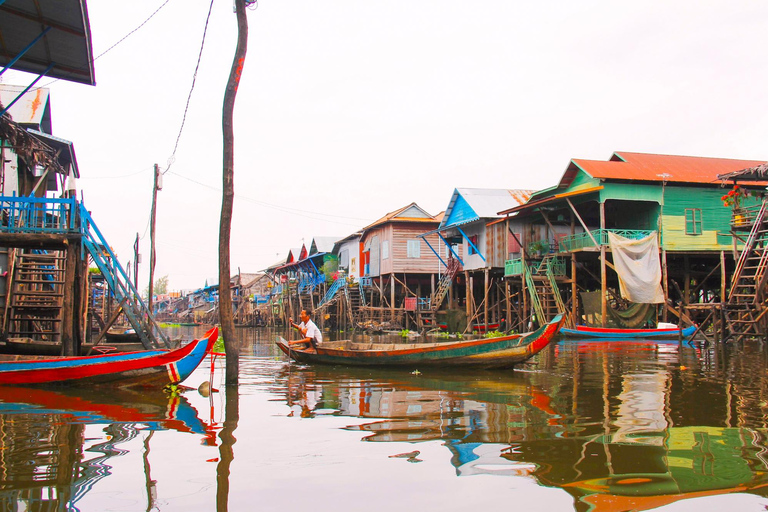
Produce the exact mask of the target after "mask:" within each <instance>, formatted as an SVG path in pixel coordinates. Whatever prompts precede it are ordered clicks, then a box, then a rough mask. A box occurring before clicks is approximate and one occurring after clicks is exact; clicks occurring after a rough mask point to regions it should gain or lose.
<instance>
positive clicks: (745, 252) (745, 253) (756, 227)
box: [728, 201, 766, 302]
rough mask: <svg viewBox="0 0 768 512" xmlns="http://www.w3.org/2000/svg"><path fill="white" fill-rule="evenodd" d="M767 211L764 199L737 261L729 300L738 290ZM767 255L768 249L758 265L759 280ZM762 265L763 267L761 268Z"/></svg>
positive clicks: (756, 276) (756, 275)
mask: <svg viewBox="0 0 768 512" xmlns="http://www.w3.org/2000/svg"><path fill="white" fill-rule="evenodd" d="M765 213H766V201H763V204H762V205H761V207H760V210H759V212H758V213H757V216H756V218H755V223H754V224H753V225H752V229H751V230H750V231H749V236H748V237H747V240H746V242H744V248H743V249H742V251H741V254H740V255H739V261H738V262H737V263H736V270H735V271H734V272H733V277H732V279H731V289H730V290H729V291H728V301H729V302H730V301H731V298H732V297H733V294H734V293H735V291H736V288H737V284H738V282H739V280H740V279H741V274H742V272H743V271H744V266H745V265H746V262H747V259H748V258H749V253H750V252H752V248H753V247H754V245H755V240H756V239H757V235H758V233H759V231H760V228H761V225H762V220H763V218H764V217H765ZM765 255H766V251H763V254H762V255H761V259H760V264H759V265H758V268H757V269H756V272H755V279H756V282H757V278H758V274H760V277H762V273H763V272H764V271H765V265H766V261H765ZM761 266H762V268H760V267H761Z"/></svg>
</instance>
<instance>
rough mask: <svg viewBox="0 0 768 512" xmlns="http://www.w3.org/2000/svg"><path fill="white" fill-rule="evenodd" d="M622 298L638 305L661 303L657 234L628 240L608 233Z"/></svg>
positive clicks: (662, 295)
mask: <svg viewBox="0 0 768 512" xmlns="http://www.w3.org/2000/svg"><path fill="white" fill-rule="evenodd" d="M608 242H609V243H610V246H611V253H612V254H613V265H614V266H615V267H616V273H618V274H619V289H620V291H621V296H622V297H624V298H625V299H627V300H630V301H632V302H635V303H638V304H663V303H664V290H663V288H662V287H661V259H660V258H659V241H658V239H657V238H656V233H655V232H654V233H652V234H650V235H648V236H647V237H645V238H641V239H640V240H630V239H629V238H624V237H623V236H619V235H616V234H614V233H611V232H610V231H609V232H608Z"/></svg>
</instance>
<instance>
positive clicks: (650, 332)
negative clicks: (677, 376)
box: [560, 325, 696, 340]
mask: <svg viewBox="0 0 768 512" xmlns="http://www.w3.org/2000/svg"><path fill="white" fill-rule="evenodd" d="M560 333H561V334H562V335H563V336H565V337H567V338H609V339H612V340H621V339H646V338H655V339H679V338H680V336H681V334H682V337H683V339H688V338H690V337H691V336H693V335H694V334H695V333H696V326H695V325H692V326H690V327H686V328H684V329H680V328H679V327H662V328H658V329H624V328H612V327H589V326H586V325H577V326H576V328H574V329H568V328H565V327H564V328H562V329H560Z"/></svg>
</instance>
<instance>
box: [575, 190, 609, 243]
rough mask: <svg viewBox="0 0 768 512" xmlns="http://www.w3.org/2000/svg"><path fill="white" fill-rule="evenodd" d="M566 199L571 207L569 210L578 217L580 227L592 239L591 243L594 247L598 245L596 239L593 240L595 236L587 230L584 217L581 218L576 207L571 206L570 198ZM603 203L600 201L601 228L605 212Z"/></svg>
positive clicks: (601, 227)
mask: <svg viewBox="0 0 768 512" xmlns="http://www.w3.org/2000/svg"><path fill="white" fill-rule="evenodd" d="M565 200H566V201H568V206H570V207H571V210H572V211H573V214H574V215H575V216H576V218H577V219H579V224H581V227H583V228H584V231H586V233H587V234H588V235H589V238H591V239H592V243H593V244H595V247H600V244H598V243H597V240H595V237H594V236H593V235H592V231H590V230H589V228H588V227H587V225H586V224H585V223H584V219H582V218H581V215H579V212H577V211H576V207H575V206H573V203H572V202H571V200H570V199H568V198H566V199H565ZM603 205H604V203H600V229H603V224H604V222H603V216H604V214H605V207H604V206H603Z"/></svg>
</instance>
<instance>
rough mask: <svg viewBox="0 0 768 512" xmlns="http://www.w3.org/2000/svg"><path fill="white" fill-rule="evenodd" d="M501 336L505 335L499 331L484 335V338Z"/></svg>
mask: <svg viewBox="0 0 768 512" xmlns="http://www.w3.org/2000/svg"><path fill="white" fill-rule="evenodd" d="M502 336H506V334H504V333H503V332H501V331H490V332H487V333H485V337H486V338H501V337H502Z"/></svg>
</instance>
